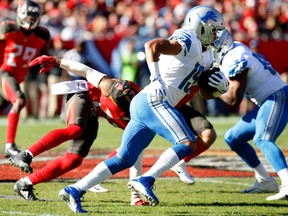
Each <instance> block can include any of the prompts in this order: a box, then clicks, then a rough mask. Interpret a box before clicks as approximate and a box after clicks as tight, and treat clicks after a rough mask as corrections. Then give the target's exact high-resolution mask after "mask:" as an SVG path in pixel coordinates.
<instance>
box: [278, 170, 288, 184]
mask: <svg viewBox="0 0 288 216" xmlns="http://www.w3.org/2000/svg"><path fill="white" fill-rule="evenodd" d="M277 174H278V176H279V178H280V180H281V184H282V185H288V168H284V169H282V170H280V171H279V172H277Z"/></svg>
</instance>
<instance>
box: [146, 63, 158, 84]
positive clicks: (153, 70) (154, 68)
mask: <svg viewBox="0 0 288 216" xmlns="http://www.w3.org/2000/svg"><path fill="white" fill-rule="evenodd" d="M148 68H149V71H150V74H151V75H150V80H151V81H153V80H155V79H156V78H157V77H159V76H160V69H159V64H158V62H150V63H148Z"/></svg>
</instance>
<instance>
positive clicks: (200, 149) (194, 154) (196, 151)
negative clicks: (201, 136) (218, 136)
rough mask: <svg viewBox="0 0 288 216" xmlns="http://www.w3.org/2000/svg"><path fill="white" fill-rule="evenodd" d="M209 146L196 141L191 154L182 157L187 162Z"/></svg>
mask: <svg viewBox="0 0 288 216" xmlns="http://www.w3.org/2000/svg"><path fill="white" fill-rule="evenodd" d="M208 148H209V147H207V146H205V145H204V144H203V143H202V142H199V141H197V142H196V149H195V151H193V152H192V154H190V155H188V156H186V157H184V158H183V160H184V161H185V162H189V161H190V160H191V159H192V158H195V157H196V156H198V155H200V154H201V153H202V152H204V151H206V150H207V149H208Z"/></svg>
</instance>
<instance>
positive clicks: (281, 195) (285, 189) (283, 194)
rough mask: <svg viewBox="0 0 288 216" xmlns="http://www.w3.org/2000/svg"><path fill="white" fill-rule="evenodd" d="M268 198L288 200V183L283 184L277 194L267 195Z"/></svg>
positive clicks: (271, 199) (269, 199)
mask: <svg viewBox="0 0 288 216" xmlns="http://www.w3.org/2000/svg"><path fill="white" fill-rule="evenodd" d="M266 200H268V201H273V200H288V184H286V185H281V186H280V190H279V192H278V193H277V194H275V195H272V196H269V197H267V198H266Z"/></svg>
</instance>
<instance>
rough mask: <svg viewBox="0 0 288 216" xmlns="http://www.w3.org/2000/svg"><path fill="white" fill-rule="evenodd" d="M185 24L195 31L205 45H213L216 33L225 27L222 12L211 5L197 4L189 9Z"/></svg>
mask: <svg viewBox="0 0 288 216" xmlns="http://www.w3.org/2000/svg"><path fill="white" fill-rule="evenodd" d="M184 26H188V27H190V28H192V29H193V30H194V31H195V33H196V35H197V37H198V38H199V40H200V41H201V43H202V44H203V46H204V47H208V46H210V45H213V44H214V40H215V38H216V37H215V33H217V31H219V30H221V29H224V28H225V27H224V20H223V18H222V16H221V14H220V13H219V12H218V11H217V10H216V9H214V8H212V7H210V6H197V7H194V8H192V9H191V10H190V11H188V13H187V15H186V17H185V20H184Z"/></svg>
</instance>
